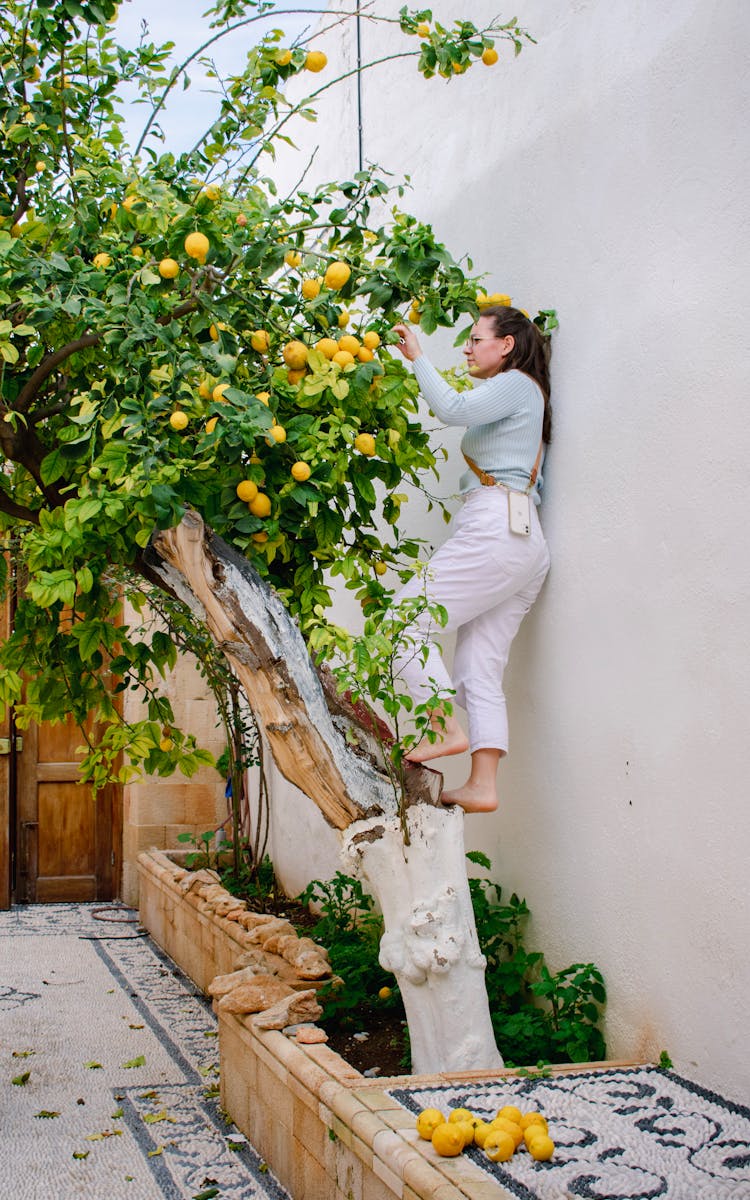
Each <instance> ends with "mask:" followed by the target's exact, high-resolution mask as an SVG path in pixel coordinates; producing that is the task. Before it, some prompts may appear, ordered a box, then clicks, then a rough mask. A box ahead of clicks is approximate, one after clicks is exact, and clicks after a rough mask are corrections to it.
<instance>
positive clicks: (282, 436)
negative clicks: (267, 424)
mask: <svg viewBox="0 0 750 1200" xmlns="http://www.w3.org/2000/svg"><path fill="white" fill-rule="evenodd" d="M266 441H267V442H268V444H269V446H272V445H273V444H274V442H276V443H278V444H280V443H281V442H285V441H286V429H285V428H284V426H283V425H272V426H271V428H270V429H269V431H268V437H267V438H266Z"/></svg>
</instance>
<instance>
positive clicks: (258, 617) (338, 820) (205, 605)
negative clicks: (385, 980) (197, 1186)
mask: <svg viewBox="0 0 750 1200" xmlns="http://www.w3.org/2000/svg"><path fill="white" fill-rule="evenodd" d="M147 566H148V569H149V575H150V577H151V578H152V579H153V580H154V581H159V582H160V583H161V585H162V586H164V587H166V588H167V589H168V590H169V591H171V592H173V593H174V594H176V595H178V596H180V598H181V599H183V600H184V601H185V602H186V603H188V604H189V605H190V606H191V608H192V609H193V610H194V611H195V612H196V614H197V615H199V616H200V617H201V619H202V620H204V621H205V623H206V625H207V627H208V628H209V629H210V631H211V633H212V634H213V636H214V638H215V639H216V642H217V643H218V645H219V646H220V647H221V649H222V650H223V652H224V654H225V655H226V657H227V659H228V661H229V662H230V663H231V665H232V668H233V670H234V671H235V673H236V675H237V677H238V678H239V680H240V682H241V683H242V685H243V687H244V689H245V691H246V693H247V696H248V700H249V702H250V704H251V706H252V708H253V711H254V712H255V715H256V717H257V719H258V722H259V724H260V725H261V727H262V729H263V732H264V735H265V737H266V739H267V742H268V746H269V748H270V750H271V753H272V755H273V757H274V761H275V762H276V765H277V766H278V768H279V770H280V771H281V772H282V774H283V775H284V776H285V777H286V778H287V779H288V780H289V781H290V782H292V783H294V784H295V785H296V786H297V787H299V788H300V789H301V790H302V791H303V792H305V793H306V795H308V796H309V797H310V798H311V799H312V800H314V802H315V803H316V804H317V805H318V807H319V808H320V810H321V812H322V813H323V815H324V817H325V818H326V820H327V821H328V822H329V823H330V824H331V825H332V826H334V828H337V829H339V830H341V831H342V836H343V837H344V838H345V839H346V854H347V856H348V859H349V861H350V862H351V863H352V864H356V865H357V868H358V870H359V871H360V872H361V873H362V874H363V875H364V876H365V878H366V879H367V881H368V884H369V886H370V888H371V889H372V891H373V893H374V895H375V896H376V897H377V900H378V903H379V904H380V907H381V909H382V912H383V917H384V921H385V928H386V933H385V935H384V937H383V940H382V944H381V954H380V957H381V962H382V963H383V966H384V967H386V968H387V969H388V970H391V971H393V972H394V973H395V975H396V977H397V979H398V981H399V987H400V988H401V992H402V995H403V997H404V1004H405V1007H406V1015H407V1020H408V1023H409V1034H410V1039H411V1048H412V1059H413V1066H414V1070H415V1072H417V1073H419V1074H425V1073H436V1072H442V1071H468V1070H491V1069H493V1068H494V1067H498V1066H502V1059H501V1057H500V1055H499V1053H498V1050H497V1047H496V1046H495V1040H494V1036H493V1033H492V1025H491V1022H490V1015H489V1006H488V1002H487V991H486V988H485V984H484V966H485V961H484V958H483V957H482V954H481V952H480V950H479V944H478V942H477V935H476V927H475V924H474V913H473V910H472V906H471V897H470V893H469V885H468V880H467V877H466V860H465V854H464V839H463V811H462V810H461V809H458V808H443V807H442V806H441V805H440V788H441V786H442V778H441V776H440V775H439V774H438V773H437V772H435V771H430V770H426V769H422V768H418V769H415V770H411V771H408V772H407V773H406V787H407V792H408V794H407V795H406V796H405V797H404V798H403V803H404V804H405V805H406V806H407V807H406V820H407V824H408V829H409V837H410V844H409V845H408V846H405V845H404V839H403V833H402V828H401V822H400V819H399V814H398V808H399V805H398V802H397V797H396V795H395V793H394V789H393V786H392V784H391V782H390V781H389V779H388V777H387V774H386V772H385V770H384V767H383V758H382V749H381V747H380V745H379V744H378V741H377V739H375V738H374V737H373V736H372V732H371V730H369V729H368V727H367V723H366V722H364V723H363V720H362V717H361V714H358V713H357V711H356V710H354V709H352V707H351V705H347V703H346V702H345V701H344V700H343V699H342V698H341V697H339V696H337V695H336V691H335V688H334V687H333V686H332V685H331V682H330V678H329V677H327V676H326V674H325V673H324V672H323V673H321V672H318V671H316V670H315V668H314V666H313V664H312V662H311V660H310V656H309V654H308V653H307V649H306V647H305V643H304V641H303V639H302V636H301V635H300V632H299V629H298V628H297V626H296V625H295V623H294V622H293V621H292V619H291V617H290V616H289V613H288V612H287V610H286V609H285V608H284V606H283V604H282V603H281V601H280V600H279V598H278V596H276V594H275V593H274V592H273V591H272V590H271V588H269V587H268V585H267V584H266V583H265V582H264V581H263V580H262V579H261V578H260V577H259V575H258V574H257V572H256V571H254V570H253V568H252V566H251V565H250V563H248V561H247V560H246V559H244V558H242V556H241V555H239V554H237V553H236V551H234V550H232V549H231V547H229V546H227V545H226V543H224V542H222V541H221V539H220V538H217V537H216V536H215V535H214V534H212V533H211V532H210V530H207V529H206V528H205V526H204V524H203V521H202V519H201V518H200V516H199V515H198V514H197V513H194V512H189V513H187V514H186V515H185V517H184V518H183V520H182V522H181V524H180V525H178V526H176V527H175V528H173V529H168V530H164V531H162V532H160V533H158V534H156V535H155V537H154V539H153V544H152V551H151V555H150V557H149V559H148V561H147Z"/></svg>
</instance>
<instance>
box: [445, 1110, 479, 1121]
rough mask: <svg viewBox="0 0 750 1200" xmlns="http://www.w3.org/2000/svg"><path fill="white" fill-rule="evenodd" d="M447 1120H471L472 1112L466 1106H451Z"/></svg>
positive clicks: (472, 1117) (472, 1118)
mask: <svg viewBox="0 0 750 1200" xmlns="http://www.w3.org/2000/svg"><path fill="white" fill-rule="evenodd" d="M448 1120H449V1121H473V1120H474V1114H473V1113H470V1112H469V1110H468V1108H453V1109H451V1111H450V1112H449V1113H448Z"/></svg>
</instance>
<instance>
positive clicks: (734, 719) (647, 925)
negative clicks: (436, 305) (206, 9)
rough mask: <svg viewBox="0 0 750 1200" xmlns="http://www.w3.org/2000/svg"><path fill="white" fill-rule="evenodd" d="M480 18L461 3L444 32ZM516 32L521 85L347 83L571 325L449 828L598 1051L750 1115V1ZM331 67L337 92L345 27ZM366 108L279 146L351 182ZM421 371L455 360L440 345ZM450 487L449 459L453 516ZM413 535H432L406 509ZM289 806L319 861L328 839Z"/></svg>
mask: <svg viewBox="0 0 750 1200" xmlns="http://www.w3.org/2000/svg"><path fill="white" fill-rule="evenodd" d="M347 7H348V8H351V7H352V6H351V5H347ZM398 7H399V4H398V3H394V4H389V3H386V2H381V0H376V5H375V8H376V11H377V12H378V13H381V14H383V15H394V14H395V13H396V12H397V10H398ZM497 7H498V6H497V0H472V2H471V4H467V5H462V4H461V3H460V0H451V3H446V4H436V5H435V16H436V17H437V18H438V19H440V20H442V21H443V22H444V23H450V22H451V21H452V20H453V19H454V18H455V17H458V16H469V17H471V19H473V20H474V21H475V22H477V23H479V22H481V21H482V20H483V19H484V20H489V19H490V18H491V17H492V16H494V15H495V14H496V12H497ZM513 14H517V15H518V16H519V19H520V20H521V21H522V23H523V24H524V25H525V26H526V27H527V28H528V29H529V30H530V31H531V32H532V33H533V34H534V36H535V37H536V38H537V40H538V45H537V46H530V47H529V48H528V49H527V50H525V51H524V52H523V54H522V55H521V57H520V58H519V59H517V60H516V61H513V59H512V55H511V54H510V53H507V52H506V53H505V54H503V55H502V58H501V62H500V63H498V64H497V65H496V66H495V67H494V68H491V69H488V68H485V67H483V66H481V65H479V66H478V67H475V68H474V69H473V70H472V71H471V72H470V73H469V74H468V75H467V76H465V77H462V78H459V79H455V80H453V81H451V82H449V83H446V82H445V81H443V80H440V79H434V80H432V81H430V82H425V81H424V80H423V79H422V78H421V77H420V76H418V75H417V73H416V70H415V67H414V63H413V61H409V60H405V61H404V60H402V61H400V62H393V63H389V64H388V65H386V66H385V67H380V68H378V69H377V71H373V72H371V73H370V74H369V75H367V76H366V77H365V80H364V83H363V107H362V118H363V140H364V153H365V158H366V159H367V160H372V161H377V162H379V163H380V164H381V165H382V166H384V167H385V168H387V169H389V170H391V171H393V172H395V173H396V175H403V174H405V173H408V174H409V175H410V176H411V180H412V185H413V191H412V193H411V194H410V196H409V197H407V199H406V200H405V201H404V206H405V207H408V208H410V209H411V211H413V212H415V213H416V214H417V215H418V216H419V217H420V218H422V219H424V220H428V221H430V222H432V223H433V225H434V226H435V228H436V230H437V233H438V235H439V236H440V237H441V238H443V239H444V240H445V241H447V242H448V244H449V245H450V247H451V248H452V250H453V251H454V253H456V254H461V253H464V252H468V253H469V254H470V255H471V257H472V258H473V260H474V263H475V265H477V266H480V267H481V268H483V269H486V270H487V271H488V272H489V277H488V280H487V283H488V290H492V291H506V292H509V293H510V294H511V295H512V296H513V297H514V300H516V302H517V303H519V304H520V305H521V306H522V307H525V308H528V309H536V308H537V307H539V306H541V307H548V306H554V307H556V308H557V309H558V312H559V315H560V320H561V329H560V331H559V333H558V334H557V335H556V337H555V350H554V362H553V386H554V395H553V398H554V404H555V416H556V430H555V438H554V444H553V447H552V449H551V452H550V456H549V464H548V469H547V472H546V487H545V502H544V507H543V521H544V525H545V529H546V532H547V536H548V540H549V542H550V548H551V552H552V559H553V566H552V571H551V573H550V576H549V579H548V582H547V584H546V587H545V590H544V592H543V595H542V598H541V599H540V601H539V603H538V605H537V607H536V609H535V611H534V612H533V613H532V615H531V616H530V617H529V618H528V620H527V622H526V623H525V625H524V627H523V629H522V631H521V634H520V635H519V639H518V641H517V643H516V646H515V647H514V654H513V658H512V663H511V667H510V669H509V672H508V679H507V682H508V692H509V698H510V712H511V722H512V730H511V737H512V746H511V755H510V757H509V759H508V760H507V762H506V763H504V764H503V766H502V767H501V791H502V803H501V807H500V811H499V812H498V814H497V815H496V816H491V817H469V818H467V840H468V842H469V844H470V845H475V846H477V847H481V848H482V849H483V850H485V851H486V852H488V853H489V855H490V857H491V858H492V861H493V867H494V870H493V875H494V876H495V877H497V878H499V879H501V880H502V881H503V883H504V885H505V887H506V888H507V889H508V891H510V890H517V891H518V892H519V893H521V894H522V895H524V896H525V897H526V898H527V900H528V903H529V905H530V907H531V909H532V911H533V914H534V920H533V926H532V927H531V929H530V937H529V941H530V942H531V943H532V944H535V945H537V946H538V947H539V948H542V949H544V951H545V953H546V955H547V958H548V960H549V962H550V965H551V966H552V967H553V968H554V969H557V968H559V967H562V966H564V965H566V964H568V963H569V962H571V961H578V960H583V961H589V960H593V961H594V962H596V963H597V964H598V965H599V966H600V967H601V968H602V969H603V971H604V973H605V977H606V980H607V984H608V988H609V1009H608V1018H607V1035H608V1050H609V1053H610V1056H612V1057H625V1058H640V1057H653V1056H658V1054H659V1051H660V1050H661V1049H662V1048H666V1049H667V1050H668V1051H669V1053H670V1054H671V1056H672V1058H673V1059H674V1061H675V1064H676V1066H677V1068H678V1069H679V1070H681V1071H683V1072H684V1073H686V1074H688V1075H690V1076H693V1077H695V1078H697V1079H698V1080H700V1081H701V1082H703V1083H704V1084H706V1085H708V1086H711V1087H717V1088H719V1089H720V1090H722V1091H723V1092H724V1093H725V1094H727V1095H730V1096H733V1097H734V1098H735V1099H737V1100H740V1101H745V1102H747V1101H748V1100H749V1099H750V1051H748V1048H747V1037H746V1027H745V1026H746V1020H747V1014H748V999H747V998H748V995H750V955H749V954H748V944H749V941H750V898H749V896H750V887H749V885H748V878H749V872H748V863H747V857H748V845H749V844H750V839H749V837H748V834H750V820H749V818H748V811H749V809H750V806H749V804H748V799H749V797H748V791H749V789H748V783H747V775H748V749H749V746H750V739H749V738H748V732H747V727H748V722H749V720H750V688H749V685H748V679H749V678H750V670H749V667H750V664H749V663H748V653H747V644H748V632H749V625H750V621H749V608H748V599H749V593H750V556H749V555H748V552H747V551H748V535H747V533H746V531H745V530H746V513H745V507H746V504H747V501H748V484H747V448H748V433H749V432H750V415H749V414H748V396H749V393H750V388H749V386H748V385H749V384H750V379H749V378H748V374H749V373H748V365H747V364H748V357H749V352H750V344H749V342H750V338H749V337H748V324H749V322H748V317H747V311H746V309H747V301H748V284H747V277H748V276H747V271H748V262H747V247H748V233H749V229H748V225H749V224H750V219H749V218H750V205H749V204H748V189H747V180H748V165H749V164H748V157H749V155H748V139H747V128H748V115H749V113H748V107H749V106H748V90H749V89H748V79H749V76H748V72H747V69H746V48H747V45H748V38H749V36H750V6H748V5H747V3H746V0H714V2H713V3H711V2H701V3H698V2H697V0H662V3H660V4H658V5H653V4H650V3H645V0H640V2H639V0H556V2H555V3H550V2H549V0H525V2H524V3H521V4H517V5H516V4H510V3H509V5H508V7H507V12H506V13H504V14H503V15H504V16H506V17H508V16H511V15H513ZM318 41H319V39H316V44H318ZM362 44H363V50H364V56H365V58H366V59H369V58H374V57H379V56H380V55H381V54H382V53H383V52H387V51H388V49H389V47H393V48H394V49H401V48H403V42H402V40H400V35H399V34H398V33H396V32H395V31H392V30H388V31H386V33H385V34H384V33H383V30H382V28H374V27H373V26H372V25H371V24H369V23H368V22H366V21H363V23H362ZM320 45H321V48H325V49H326V50H327V52H328V53H329V56H330V58H331V66H330V67H329V68H328V70H327V72H326V76H327V77H330V76H331V74H332V72H333V68H334V65H335V64H336V63H337V62H341V61H342V55H343V61H352V55H353V54H354V46H355V42H354V38H353V31H351V32H346V31H345V32H343V33H342V31H340V30H338V31H336V32H335V33H333V34H330V35H329V36H328V37H327V39H325V38H324V39H320ZM318 79H320V80H321V82H322V77H318ZM309 80H310V77H309V76H308V77H307V82H309ZM356 111H357V109H356V94H355V89H354V87H353V85H350V84H346V85H344V86H343V88H339V89H334V90H332V91H331V92H330V93H328V100H327V101H326V103H324V104H322V105H321V116H320V120H319V122H318V124H317V126H303V127H299V126H295V129H294V132H295V135H296V136H297V139H298V142H299V144H300V146H302V147H303V148H304V149H305V151H306V152H309V149H310V147H311V146H312V145H313V144H315V143H316V142H317V143H319V151H318V155H317V158H316V161H315V166H314V171H315V172H316V173H317V175H318V176H319V177H320V178H335V177H342V176H345V175H347V174H349V173H351V172H352V171H354V170H356V165H357V164H356V133H355V130H356ZM298 162H299V160H297V163H298ZM279 172H280V175H281V176H282V178H283V177H284V176H286V177H287V178H288V180H289V181H290V182H291V181H292V180H293V179H295V178H296V177H297V174H298V172H299V167H298V165H297V164H295V165H294V166H293V165H292V164H291V163H290V162H289V161H287V162H285V163H282V164H281V165H280V167H279ZM429 349H430V353H431V355H432V356H433V357H434V358H435V360H436V361H437V362H438V363H439V365H448V364H449V363H451V362H454V361H455V359H456V357H457V352H455V351H454V350H453V349H452V348H451V341H450V339H449V338H447V337H446V336H445V335H442V336H440V337H435V338H434V339H432V340H431V344H430V347H429ZM450 444H451V445H453V446H454V447H455V445H456V442H455V440H454V441H453V442H452V443H450ZM460 466H461V464H460V462H459V458H458V455H457V453H454V454H453V459H452V462H451V464H450V466H449V467H448V468H447V469H446V472H445V475H444V480H443V482H444V487H445V491H446V493H450V492H451V491H452V490H454V489H455V485H456V481H457V478H458V474H459V473H460ZM412 522H413V526H414V527H415V528H417V529H419V531H420V532H421V533H422V534H423V535H426V536H428V537H432V538H433V539H434V540H435V541H441V540H442V539H443V538H444V536H445V531H444V527H443V526H442V524H441V523H440V522H439V521H436V520H435V518H434V517H432V518H427V517H426V515H425V513H424V511H423V510H422V509H421V508H420V507H419V506H418V505H417V506H415V507H414V512H413V516H412ZM455 770H456V769H455V768H452V769H451V772H450V774H449V777H450V779H454V778H455ZM457 770H459V771H461V772H462V771H463V767H459V768H457ZM311 807H312V806H310V808H311ZM295 811H296V812H297V814H298V816H297V818H296V824H295V826H294V828H295V830H296V833H295V841H296V842H297V844H298V846H301V847H302V850H303V851H304V853H307V847H308V845H309V841H308V840H307V839H312V840H313V841H316V840H318V835H317V833H316V829H317V826H316V818H315V815H314V814H312V813H311V814H310V815H309V818H308V817H305V820H308V819H309V827H308V826H305V825H304V823H303V825H300V820H301V818H300V816H299V806H295ZM287 828H288V827H287ZM321 836H323V835H321ZM280 840H281V841H284V842H286V841H288V834H287V835H286V836H282V837H281V839H280ZM323 840H324V841H325V844H326V845H328V846H332V844H333V843H332V842H331V838H330V836H329V835H328V833H326V835H325V836H324V837H323ZM278 849H281V847H280V846H279V847H278ZM304 869H305V862H304V854H303V856H302V857H301V858H300V857H298V858H297V865H296V867H295V868H294V871H296V872H297V873H299V872H302V873H304ZM331 869H333V864H332V868H331Z"/></svg>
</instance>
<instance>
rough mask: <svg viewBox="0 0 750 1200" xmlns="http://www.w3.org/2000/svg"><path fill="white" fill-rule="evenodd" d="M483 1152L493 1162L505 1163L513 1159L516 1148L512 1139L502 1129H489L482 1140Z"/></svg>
mask: <svg viewBox="0 0 750 1200" xmlns="http://www.w3.org/2000/svg"><path fill="white" fill-rule="evenodd" d="M483 1150H484V1152H485V1154H486V1155H487V1157H488V1158H491V1159H492V1161H493V1162H507V1161H508V1159H509V1158H512V1157H513V1155H514V1153H515V1150H516V1147H515V1145H514V1143H513V1138H512V1137H511V1136H510V1134H509V1133H506V1131H505V1130H504V1129H491V1130H490V1132H489V1133H488V1134H487V1137H486V1138H485V1139H484V1146H483Z"/></svg>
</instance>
